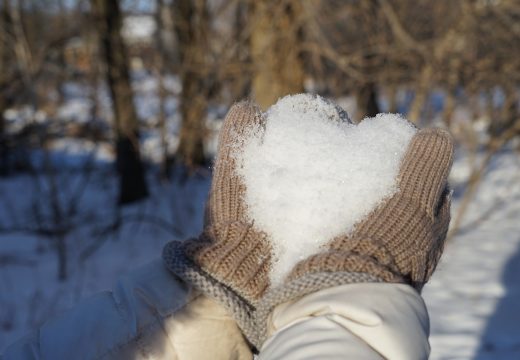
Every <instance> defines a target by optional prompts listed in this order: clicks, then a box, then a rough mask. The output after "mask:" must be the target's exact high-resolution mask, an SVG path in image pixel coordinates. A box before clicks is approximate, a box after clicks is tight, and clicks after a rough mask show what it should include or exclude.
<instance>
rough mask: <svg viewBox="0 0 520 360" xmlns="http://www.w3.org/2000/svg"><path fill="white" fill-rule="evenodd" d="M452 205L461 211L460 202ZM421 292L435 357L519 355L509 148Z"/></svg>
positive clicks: (518, 261) (458, 166)
mask: <svg viewBox="0 0 520 360" xmlns="http://www.w3.org/2000/svg"><path fill="white" fill-rule="evenodd" d="M465 175H467V161H466V159H464V158H461V159H458V160H457V161H456V162H455V165H454V169H453V178H454V181H457V180H461V179H463V178H464V177H465ZM457 178H458V179H457ZM457 200H460V199H457ZM454 205H455V206H454V210H456V208H457V205H458V202H457V201H456V202H455V204H454ZM452 213H455V211H453V210H452ZM423 295H424V298H425V300H426V304H427V306H428V309H429V311H430V318H431V334H432V335H431V339H430V341H431V345H432V356H431V358H432V359H479V360H481V359H482V360H483V359H519V358H520V325H519V324H520V309H519V305H520V159H519V158H518V154H517V153H514V152H511V151H505V152H503V153H501V154H499V155H497V157H496V159H495V160H494V161H493V163H492V165H491V167H490V171H489V172H488V174H487V176H486V178H485V179H484V181H483V183H482V185H481V186H480V188H479V190H478V193H477V195H476V198H475V199H474V201H473V202H472V203H471V205H470V208H469V210H468V212H467V213H466V217H465V221H464V224H463V225H462V227H461V231H460V232H459V234H458V235H457V236H455V237H454V238H453V239H452V240H451V242H450V243H449V244H448V245H447V247H446V251H445V253H444V258H443V259H442V260H441V263H440V265H439V267H438V269H437V272H436V273H435V274H434V276H433V278H432V280H431V281H430V283H429V284H428V285H427V286H426V287H425V290H424V293H423Z"/></svg>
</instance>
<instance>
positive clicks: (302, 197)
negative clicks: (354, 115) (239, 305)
mask: <svg viewBox="0 0 520 360" xmlns="http://www.w3.org/2000/svg"><path fill="white" fill-rule="evenodd" d="M344 115H345V113H344V112H341V111H338V107H337V106H335V105H334V104H332V103H330V102H328V101H326V100H324V99H323V98H320V97H316V96H311V95H305V94H300V95H294V96H287V97H285V98H283V99H281V100H279V101H278V102H277V103H276V104H275V105H273V106H272V107H271V108H270V109H269V110H268V112H267V113H266V116H267V120H266V124H265V129H264V131H253V132H252V133H251V134H253V135H249V136H250V138H248V139H247V140H246V145H245V148H244V149H243V151H242V152H241V153H239V154H236V156H237V160H238V161H239V163H240V164H241V166H240V167H239V169H238V170H237V171H238V172H239V174H240V175H241V176H242V177H243V179H244V182H245V184H246V187H247V190H246V194H245V203H246V205H247V213H248V217H249V220H251V221H253V222H254V224H255V227H257V228H258V229H261V230H262V231H264V232H266V233H267V234H268V236H269V239H270V241H271V244H272V248H273V257H274V263H273V266H272V269H271V272H270V278H271V282H272V284H273V285H277V284H280V283H281V281H282V280H283V279H284V278H285V276H286V275H287V274H288V273H289V272H290V270H291V269H292V268H293V267H294V265H296V263H297V262H299V261H300V260H303V259H305V258H306V257H308V256H309V255H312V254H313V253H316V252H317V251H318V250H319V247H320V246H321V245H324V244H326V243H327V242H328V241H330V240H332V239H333V238H335V237H336V236H338V235H341V234H347V233H349V232H351V231H352V230H353V227H354V225H355V224H356V223H357V222H359V221H360V220H362V219H363V218H364V217H365V216H366V215H368V214H369V213H370V211H371V210H373V209H374V208H375V207H376V206H377V205H378V204H380V203H381V201H382V200H384V199H385V198H387V197H389V196H391V195H392V194H394V192H395V191H396V190H397V175H398V172H399V164H400V161H401V158H402V156H403V154H404V152H405V150H406V148H407V145H408V142H409V141H410V139H411V138H412V137H413V135H414V133H415V131H416V130H415V128H414V127H413V126H412V125H411V124H410V123H409V122H408V121H406V120H405V119H403V118H401V117H400V116H399V115H393V114H379V115H377V116H376V117H375V118H370V119H365V120H364V121H362V122H361V123H359V124H358V125H354V124H352V123H350V122H349V121H348V117H346V116H344Z"/></svg>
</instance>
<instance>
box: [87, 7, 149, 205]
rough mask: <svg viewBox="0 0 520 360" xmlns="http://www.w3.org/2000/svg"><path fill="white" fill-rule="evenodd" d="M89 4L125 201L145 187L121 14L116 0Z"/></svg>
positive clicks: (140, 195)
mask: <svg viewBox="0 0 520 360" xmlns="http://www.w3.org/2000/svg"><path fill="white" fill-rule="evenodd" d="M91 3H92V8H93V10H94V12H95V15H96V19H97V22H96V23H97V28H98V32H99V37H100V48H101V52H102V53H103V56H104V58H105V62H106V79H107V82H108V87H109V89H110V95H111V97H112V103H113V107H114V115H115V129H116V156H117V158H116V165H117V171H118V174H119V179H120V192H119V203H120V204H127V203H131V202H134V201H137V200H141V199H143V198H145V197H146V196H148V190H147V187H146V182H145V177H144V167H143V164H142V162H141V158H140V154H139V122H138V119H137V114H136V111H135V107H134V103H133V94H132V88H131V86H130V76H129V71H128V57H127V51H126V47H125V44H124V42H123V38H122V36H121V31H120V30H121V24H122V15H121V10H120V8H119V3H118V1H117V0H91Z"/></svg>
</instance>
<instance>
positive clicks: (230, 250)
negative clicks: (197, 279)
mask: <svg viewBox="0 0 520 360" xmlns="http://www.w3.org/2000/svg"><path fill="white" fill-rule="evenodd" d="M183 246H184V248H185V253H186V256H187V257H188V258H189V259H190V260H191V261H192V262H193V263H194V264H196V265H197V266H199V267H200V268H201V269H203V270H204V271H205V272H207V273H208V274H211V276H212V277H213V278H215V279H216V280H218V281H220V282H222V283H223V284H225V285H226V286H228V287H230V288H231V289H233V290H234V291H235V292H236V293H237V294H239V295H240V296H242V297H243V298H245V299H247V300H248V301H249V302H250V303H251V304H254V303H255V302H256V300H257V299H258V298H259V297H260V296H261V295H262V294H263V292H264V291H265V289H266V288H267V286H268V284H269V274H268V273H269V267H270V257H269V256H268V254H270V250H269V248H268V242H267V239H266V236H265V234H263V233H260V232H258V231H256V230H254V229H253V227H252V225H249V224H245V223H242V222H238V221H237V222H232V223H228V224H215V225H213V226H209V227H207V228H206V230H205V231H204V232H203V233H202V235H201V236H200V237H199V238H198V239H193V240H188V241H186V242H185V243H184V245H183ZM266 254H267V255H266Z"/></svg>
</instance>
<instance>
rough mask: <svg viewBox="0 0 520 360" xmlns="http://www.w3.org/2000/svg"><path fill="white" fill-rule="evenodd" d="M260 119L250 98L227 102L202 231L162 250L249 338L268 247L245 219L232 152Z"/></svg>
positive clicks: (257, 126) (265, 271) (169, 262)
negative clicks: (231, 104) (245, 100)
mask: <svg viewBox="0 0 520 360" xmlns="http://www.w3.org/2000/svg"><path fill="white" fill-rule="evenodd" d="M263 122H264V117H263V115H262V113H261V112H260V110H259V108H258V107H257V106H255V105H254V104H252V103H250V102H241V103H238V104H235V105H234V106H233V107H232V108H231V110H230V111H229V113H228V114H227V116H226V118H225V120H224V123H223V126H222V129H221V131H220V135H219V145H218V154H217V158H216V162H215V169H214V174H213V180H212V184H211V191H210V195H209V199H208V202H207V204H206V213H205V220H204V223H205V226H204V232H203V233H202V234H201V235H200V236H199V237H198V238H196V239H190V240H187V241H185V242H182V243H181V242H175V241H174V242H170V243H169V244H167V245H166V247H165V248H164V250H163V259H164V261H165V264H166V266H167V267H168V268H169V269H170V270H171V271H172V272H173V273H174V274H176V275H177V276H179V277H181V278H182V279H183V280H185V281H186V282H188V283H190V284H191V285H193V286H195V287H196V288H198V289H199V290H201V291H202V292H203V293H205V294H206V295H207V296H210V297H212V298H214V299H215V300H217V301H218V302H219V303H220V304H222V305H223V306H224V307H225V308H227V310H228V311H230V313H231V314H232V315H233V317H234V318H235V320H236V321H237V323H238V325H239V327H240V328H241V329H242V331H243V332H244V334H245V335H246V337H247V338H248V340H249V341H250V342H251V343H255V342H256V338H257V335H256V333H257V327H256V325H255V324H254V314H253V313H254V310H255V307H256V305H257V303H258V300H259V299H260V297H261V296H262V295H263V294H264V292H265V290H266V288H267V287H268V283H269V276H268V272H269V268H270V259H271V250H270V246H269V243H268V241H267V238H266V235H265V233H263V232H261V231H258V230H256V229H254V228H253V224H252V223H251V222H250V221H248V220H247V219H246V213H245V211H246V209H245V205H244V202H243V196H244V192H245V186H244V184H243V181H242V178H241V177H240V176H239V175H238V174H237V173H236V167H237V161H236V159H235V156H234V154H236V153H238V152H240V149H241V148H242V147H243V146H244V140H245V138H246V135H247V132H249V131H253V129H256V130H258V131H261V129H262V124H263Z"/></svg>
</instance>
